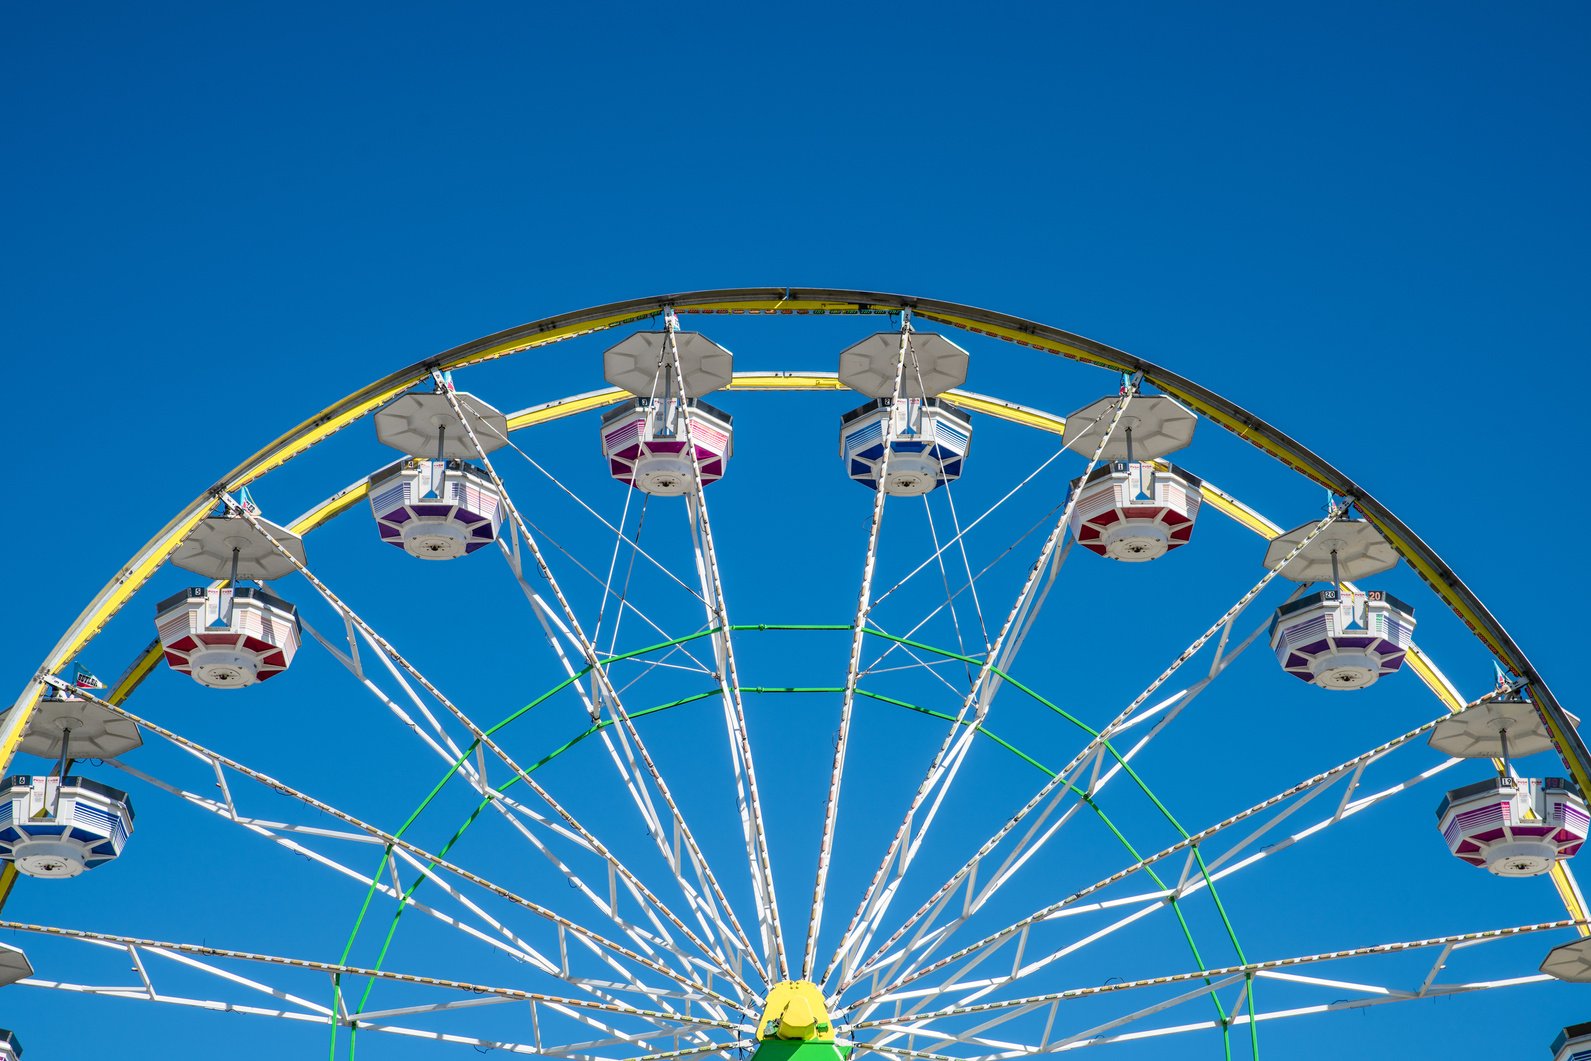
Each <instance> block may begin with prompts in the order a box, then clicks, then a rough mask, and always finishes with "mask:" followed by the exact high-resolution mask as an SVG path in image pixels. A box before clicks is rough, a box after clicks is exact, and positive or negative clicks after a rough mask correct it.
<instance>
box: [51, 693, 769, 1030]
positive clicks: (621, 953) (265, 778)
mask: <svg viewBox="0 0 1591 1061" xmlns="http://www.w3.org/2000/svg"><path fill="white" fill-rule="evenodd" d="M39 680H40V681H59V679H56V678H54V676H49V675H40V676H39ZM63 684H64V683H63ZM76 692H77V694H78V695H80V696H82V697H83V698H84V699H87V700H91V701H93V702H94V703H97V704H99V705H100V706H101V707H104V708H107V709H109V710H111V711H113V712H115V713H116V714H118V715H120V716H122V717H123V718H126V719H128V720H129V721H131V722H132V723H134V724H135V725H137V726H139V727H141V728H143V729H145V730H147V731H149V732H151V733H155V734H158V735H159V736H161V737H162V738H164V739H166V740H167V741H169V742H171V743H173V744H176V745H179V746H181V747H184V748H187V749H188V750H190V751H192V752H195V753H198V754H200V755H202V756H204V757H206V758H209V759H211V760H213V761H215V762H218V763H221V764H223V765H225V766H226V767H227V768H229V769H231V770H233V771H235V772H236V773H239V774H242V775H243V776H245V777H248V778H249V779H250V780H252V781H255V782H256V783H258V784H261V785H263V786H265V787H266V788H269V789H272V790H274V791H276V792H278V793H280V794H281V795H284V796H288V797H290V798H292V799H295V800H298V801H299V802H300V803H303V804H304V805H305V806H308V807H310V808H312V809H314V810H318V811H320V812H321V813H323V814H326V815H329V816H330V817H333V818H336V819H337V820H339V821H341V822H343V823H345V824H347V825H351V826H353V827H354V828H355V829H357V830H359V831H360V832H363V833H366V834H367V835H369V836H371V837H374V838H376V839H378V840H380V841H381V842H382V843H384V844H386V845H388V846H391V847H393V848H396V849H402V850H404V851H406V852H407V853H408V854H410V855H412V856H413V857H414V858H416V859H417V860H419V861H420V862H422V863H424V864H427V865H430V866H434V867H435V868H437V869H440V870H443V871H445V872H447V873H450V874H452V875H454V876H456V877H459V878H461V879H463V880H466V881H469V882H470V883H471V884H474V885H476V886H477V887H480V888H482V889H484V890H486V891H488V892H491V893H492V894H494V895H496V896H498V897H499V898H501V899H505V900H507V901H508V902H510V903H513V904H515V905H517V906H520V907H522V908H524V909H525V910H527V911H529V912H530V913H532V914H535V915H536V916H537V917H539V918H541V919H543V920H545V921H547V922H548V923H550V924H552V925H553V926H555V927H556V928H557V929H558V930H559V934H560V936H561V935H563V934H565V933H567V934H568V935H570V936H573V937H574V938H575V939H577V940H579V941H580V943H581V944H582V946H584V947H585V948H586V949H587V950H588V951H590V952H591V954H592V955H594V956H595V957H597V958H598V960H600V961H602V962H603V963H605V964H607V965H609V966H610V967H611V968H613V969H614V970H615V971H616V972H619V973H620V975H621V976H626V977H629V976H631V975H633V974H631V973H630V972H629V970H628V969H626V968H625V967H624V966H623V965H622V964H620V963H619V962H618V958H620V957H622V958H625V959H627V960H628V961H630V962H633V963H635V964H636V965H639V966H641V967H642V968H645V969H647V970H649V971H651V972H652V973H654V974H655V975H658V976H661V977H663V978H664V979H666V980H669V981H672V982H674V983H677V984H679V985H680V986H682V987H686V988H688V989H689V988H695V989H697V990H700V991H701V992H702V993H703V994H705V995H707V996H709V997H712V998H714V999H716V1000H717V1001H718V1002H719V1003H721V1004H723V1005H726V1006H729V1007H731V1008H734V1007H735V1006H736V1005H737V1002H736V1001H735V1000H734V999H730V998H727V997H725V996H723V995H721V994H719V993H718V992H716V991H714V990H712V989H710V988H703V987H701V986H700V985H696V984H692V983H691V982H690V981H689V980H688V979H684V978H682V976H681V974H680V973H678V972H676V971H674V970H673V969H671V968H669V967H668V966H665V965H662V964H660V963H658V962H655V961H653V960H651V959H649V958H646V957H644V956H643V955H640V954H637V953H636V952H634V951H632V950H630V949H629V948H627V947H624V946H623V945H621V944H619V943H616V942H614V941H613V940H610V939H607V938H605V937H603V936H602V935H600V934H599V933H596V932H594V931H592V930H590V929H588V928H585V927H584V926H582V925H580V924H578V923H576V922H574V921H571V920H569V919H568V918H566V917H563V916H562V915H559V914H557V913H555V912H553V911H552V910H550V909H548V908H546V907H544V906H542V905H540V904H539V903H535V902H533V901H531V900H529V899H526V898H525V897H523V896H521V895H518V894H516V893H515V892H513V891H510V890H509V889H507V888H504V887H503V886H502V885H499V884H496V883H494V882H493V881H490V880H487V879H486V878H484V877H482V876H480V875H479V874H477V873H473V872H471V871H470V870H467V869H465V868H463V867H462V866H459V865H457V864H455V863H453V862H450V861H449V860H447V859H445V858H443V857H441V856H440V855H436V854H432V853H431V852H429V851H426V850H425V849H424V848H421V847H419V846H418V845H415V844H412V843H410V842H409V841H407V840H404V839H402V838H401V837H398V836H396V835H394V834H392V833H388V832H386V831H384V830H382V829H379V828H377V827H376V826H374V825H371V824H369V823H367V822H365V821H363V820H361V819H359V818H357V817H355V816H354V815H351V814H349V813H347V812H346V811H342V810H339V809H338V808H336V807H334V806H332V805H331V804H329V803H325V802H324V801H322V800H318V799H316V798H315V797H313V796H310V795H308V794H306V793H304V792H301V791H299V790H298V789H295V788H293V787H292V786H290V785H288V784H286V783H284V782H282V781H279V780H277V779H275V778H273V777H270V776H269V775H266V774H264V773H261V772H260V771H257V770H254V769H253V768H251V767H248V766H245V765H244V764H242V763H240V762H238V761H237V760H235V759H231V758H228V757H227V756H224V755H221V754H220V753H219V752H216V751H212V750H211V749H209V748H206V747H204V746H203V745H200V744H198V743H197V742H195V741H190V740H188V739H187V738H185V737H182V736H180V735H178V734H176V733H174V732H172V731H171V730H169V729H166V728H165V727H163V726H160V725H157V724H155V723H153V722H151V721H149V720H148V719H145V718H142V717H140V716H138V715H135V714H133V713H132V712H130V711H128V710H127V709H126V708H124V707H119V706H117V705H115V704H112V703H110V702H108V701H106V700H103V699H101V698H99V697H97V696H94V694H93V693H92V692H89V691H88V690H82V689H80V690H76ZM537 964H538V965H539V966H540V967H541V968H542V969H543V970H544V971H547V972H549V973H551V974H553V975H557V972H556V970H558V969H559V965H558V964H557V963H554V962H552V961H550V960H549V959H546V958H542V959H541V960H540V961H538V962H537Z"/></svg>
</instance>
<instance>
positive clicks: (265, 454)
mask: <svg viewBox="0 0 1591 1061" xmlns="http://www.w3.org/2000/svg"><path fill="white" fill-rule="evenodd" d="M726 294H737V292H695V293H691V294H689V295H676V296H663V297H659V298H656V299H649V300H643V301H642V302H641V303H640V305H641V306H643V307H647V308H649V310H650V311H649V312H647V313H642V314H639V315H636V314H635V313H634V310H635V307H636V303H613V304H609V305H607V306H603V307H598V308H597V309H594V310H589V311H584V313H583V314H581V315H579V316H582V317H584V316H595V317H596V318H597V319H604V318H602V317H601V316H600V315H601V314H602V313H603V312H604V311H608V310H613V309H615V308H618V309H619V310H620V312H619V313H618V315H617V318H614V319H610V320H609V323H606V324H602V325H600V326H597V325H592V324H591V321H584V322H583V324H582V326H584V325H591V326H590V327H589V328H587V329H586V331H587V332H589V331H596V330H599V327H600V328H602V329H605V328H610V327H621V326H623V325H624V324H626V323H633V322H635V321H637V320H639V319H645V317H647V316H651V315H653V314H655V313H656V312H659V311H661V310H663V309H665V308H667V307H674V308H678V309H682V310H685V311H689V310H690V308H691V303H690V302H689V301H688V300H689V299H691V298H693V297H696V298H700V299H703V300H705V301H703V302H701V303H699V304H698V307H697V308H698V309H699V311H701V312H725V313H728V312H737V310H736V309H734V308H720V307H722V306H723V305H724V303H723V296H725V295H726ZM791 294H793V293H791V292H786V295H787V296H788V295H791ZM820 294H822V295H824V296H825V297H826V296H830V295H834V294H843V292H821V293H820ZM849 294H856V295H867V296H868V298H867V300H866V301H865V302H864V301H862V300H860V299H859V300H856V302H855V306H856V308H855V309H854V310H851V311H847V310H834V311H833V312H842V313H843V312H888V311H890V307H889V306H887V305H884V304H882V300H885V299H895V300H898V304H897V305H896V306H895V307H894V308H895V309H913V310H914V311H916V312H917V313H918V314H919V316H920V317H921V318H922V319H928V320H935V321H944V322H946V323H950V324H952V325H953V326H957V327H962V326H964V325H962V324H960V323H958V322H957V321H954V320H949V319H948V317H949V316H950V313H949V310H946V309H944V308H943V307H951V308H952V309H957V310H961V311H964V312H965V313H979V314H986V315H987V316H988V317H990V318H1001V319H1005V320H1010V321H1017V320H1018V319H1017V318H1007V317H1005V316H1004V315H1000V314H989V313H987V311H974V310H972V309H971V308H970V307H958V306H955V304H950V303H935V304H931V305H930V308H921V307H922V306H925V305H929V304H927V303H926V302H925V301H924V300H915V299H908V298H906V297H904V296H874V295H872V294H871V293H866V292H850V293H849ZM781 301H783V302H788V301H790V300H789V299H788V298H787V299H784V300H781ZM933 307H940V308H939V309H937V310H936V309H935V308H933ZM739 311H740V312H766V311H765V310H760V309H758V310H747V309H741V310H739ZM828 311H829V310H825V312H828ZM774 312H792V313H800V312H802V311H801V310H799V309H789V310H777V311H774ZM936 312H937V313H939V314H940V315H939V316H935V315H934V314H935V313H936ZM610 317H611V315H610ZM620 318H622V319H620ZM965 319H966V320H974V319H976V318H973V317H971V316H966V317H965ZM566 320H567V319H566V318H546V319H544V320H543V321H539V322H532V323H531V324H527V325H524V326H521V327H520V328H517V329H511V330H510V331H509V332H505V333H498V334H497V335H495V336H487V337H484V338H483V339H479V340H475V341H474V342H473V343H470V344H465V345H464V346H461V347H457V348H455V349H454V350H453V351H449V352H447V353H446V354H443V355H437V356H436V357H433V358H429V359H426V360H424V361H421V362H417V363H416V364H415V365H414V366H410V368H409V369H406V370H403V372H401V373H395V374H392V375H389V376H388V377H384V379H383V380H381V381H377V383H376V384H372V385H371V387H383V386H391V384H390V382H389V381H392V380H394V379H395V378H397V377H400V376H404V375H412V377H413V378H410V379H406V380H403V381H402V382H400V383H398V384H397V385H396V386H397V390H398V391H399V392H401V390H402V389H405V388H407V387H408V386H411V385H412V384H413V383H414V382H417V381H418V380H421V379H424V378H425V377H426V376H427V375H429V374H430V373H431V372H433V371H436V370H437V369H438V368H440V367H442V363H443V362H444V361H445V359H447V358H449V357H451V356H453V355H457V357H455V358H454V361H452V362H448V363H447V365H448V367H461V366H462V365H463V364H467V363H475V361H476V360H486V359H489V358H492V357H499V356H506V355H507V354H509V353H517V352H521V351H524V350H529V349H534V348H536V347H537V346H538V345H541V344H538V343H536V342H535V341H534V338H535V337H534V335H528V332H529V330H530V329H535V328H542V330H543V332H544V331H545V330H546V328H549V327H550V328H553V329H554V330H556V327H557V325H558V322H560V321H566ZM983 323H984V324H986V325H988V326H990V327H993V326H995V325H994V322H993V321H992V320H991V321H984V322H983ZM543 326H546V327H543ZM1033 327H1034V328H1036V329H1037V328H1042V326H1037V325H1035V326H1033ZM1051 331H1054V332H1055V333H1056V334H1064V335H1070V333H1060V332H1059V331H1058V330H1054V329H1051ZM585 333H586V332H571V333H570V335H571V336H572V335H573V334H585ZM984 334H991V333H989V332H987V331H985V332H984ZM1035 334H1036V333H1035ZM505 335H512V336H514V337H515V341H518V340H521V339H525V340H526V341H525V342H524V343H522V344H521V345H520V346H519V347H518V348H517V349H515V350H512V351H498V352H493V351H497V348H498V347H499V346H500V345H501V344H500V343H498V342H495V340H498V339H500V338H501V337H502V336H505ZM562 337H564V336H560V338H562ZM996 337H997V338H1009V337H1007V336H996ZM1041 338H1042V337H1041ZM1072 338H1076V339H1079V340H1080V337H1072ZM554 341H557V340H556V339H547V340H544V342H549V343H550V342H554ZM1012 341H1022V340H1015V339H1013V340H1012ZM1080 341H1082V342H1087V341H1086V340H1080ZM1027 345H1030V346H1036V348H1037V349H1039V350H1041V351H1042V352H1049V353H1052V354H1060V355H1062V356H1070V355H1069V354H1068V352H1067V351H1066V350H1064V349H1052V348H1050V347H1046V346H1043V345H1040V344H1036V343H1034V342H1028V344H1027ZM1094 345H1098V344H1094ZM1103 349H1109V348H1103ZM461 351H472V352H468V353H460V352H461ZM1118 353H1119V352H1118ZM1121 356H1122V357H1123V358H1126V357H1127V355H1121ZM1090 360H1092V359H1090ZM1093 363H1095V364H1099V363H1100V362H1098V361H1094V362H1093ZM1130 363H1131V364H1134V365H1137V366H1144V365H1145V364H1146V363H1143V362H1138V361H1136V360H1135V359H1133V360H1132V361H1131V362H1130ZM1109 367H1116V366H1115V365H1110V366H1109ZM1148 369H1150V370H1153V374H1151V371H1149V370H1146V369H1145V368H1143V367H1139V368H1137V369H1136V371H1143V372H1144V378H1145V379H1147V380H1149V381H1150V382H1154V383H1156V384H1157V385H1161V386H1162V388H1163V389H1165V387H1164V384H1163V383H1162V380H1164V379H1172V380H1177V379H1180V377H1174V376H1172V374H1170V373H1166V372H1164V371H1163V370H1159V369H1157V368H1155V367H1154V366H1148ZM808 375H811V376H813V377H814V378H817V377H818V376H820V375H821V374H816V373H813V374H808ZM1189 386H1192V385H1191V384H1189ZM369 390H370V388H366V389H365V391H361V392H356V393H355V394H354V395H350V396H349V397H348V398H345V399H344V400H343V401H342V402H340V403H336V404H334V405H333V406H328V407H327V409H326V410H323V411H322V413H321V414H318V415H317V416H316V417H314V418H311V420H309V421H306V422H305V425H300V428H295V429H294V431H293V432H289V433H288V434H287V435H284V436H282V438H280V439H278V440H276V441H275V442H273V443H272V444H271V445H270V446H268V447H266V448H265V449H262V450H261V451H260V452H259V453H257V454H255V455H254V456H253V457H251V458H250V459H249V460H248V461H245V462H244V463H243V464H240V465H239V467H238V468H237V469H234V473H233V474H232V476H231V477H229V479H228V480H223V482H222V484H218V485H217V486H216V487H215V488H212V490H211V491H208V492H206V494H204V495H202V496H201V497H200V498H198V499H196V500H195V502H194V503H193V506H191V507H193V508H195V509H196V510H197V511H198V512H199V513H200V514H202V513H203V512H205V511H208V509H209V508H211V507H212V506H213V503H214V500H215V499H216V496H217V493H218V492H226V484H227V483H231V482H233V481H235V480H238V479H242V478H243V477H244V476H245V475H247V474H249V473H250V472H251V471H252V472H254V477H255V478H257V477H258V476H259V475H263V474H265V473H266V472H268V471H269V470H271V469H272V468H273V467H275V466H278V465H279V464H281V463H286V461H287V460H291V459H294V458H296V457H297V456H298V455H299V454H301V453H302V452H303V451H304V450H306V449H307V448H309V446H311V445H313V444H314V443H315V442H316V441H319V440H320V439H321V438H324V437H327V436H328V435H329V434H331V433H333V432H335V431H337V430H340V429H341V427H343V426H347V424H349V423H352V422H353V421H354V420H357V419H359V418H360V417H361V416H363V415H365V412H367V411H369V408H368V407H367V408H365V409H364V410H363V411H353V410H351V409H349V408H347V407H348V406H349V405H350V403H354V402H355V400H356V399H358V398H359V397H360V395H363V394H365V393H366V392H367V391H369ZM605 393H606V392H592V394H591V395H575V396H572V397H571V398H566V399H560V401H565V402H567V401H576V400H579V399H582V398H593V399H595V398H596V397H597V396H598V395H602V394H605ZM1171 393H1176V392H1175V391H1172V392H1171ZM384 400H385V398H382V399H376V400H374V402H373V405H379V404H381V402H382V401H384ZM367 405H368V406H369V407H373V405H370V404H369V403H368V402H367ZM1233 408H1234V409H1237V407H1236V406H1233ZM1239 411H1240V412H1241V410H1239ZM1245 415H1246V414H1245ZM1218 422H1219V421H1218ZM1247 424H1248V427H1247V430H1249V431H1250V432H1254V431H1258V430H1259V429H1260V428H1266V429H1268V430H1271V431H1274V429H1270V428H1268V425H1265V424H1264V423H1263V421H1259V420H1258V419H1257V418H1254V419H1253V420H1251V421H1247ZM306 425H311V426H312V427H313V428H314V430H312V431H311V433H310V435H309V436H299V437H295V436H296V435H297V433H298V432H299V431H300V430H301V429H303V428H305V426H306ZM1223 426H1226V427H1228V429H1229V430H1230V429H1232V428H1231V425H1230V424H1226V423H1223ZM317 431H320V432H323V433H319V434H316V432H317ZM1237 433H1239V434H1240V436H1241V437H1244V438H1245V441H1251V439H1249V438H1248V437H1246V436H1243V433H1242V432H1237ZM305 438H309V439H310V440H309V441H305ZM1275 440H1278V441H1277V444H1278V445H1279V446H1280V445H1281V444H1283V443H1286V444H1288V445H1296V443H1292V442H1291V440H1290V439H1288V438H1287V436H1285V435H1282V434H1281V433H1280V432H1275ZM295 447H296V448H295ZM1261 448H1264V447H1261ZM1299 448H1300V449H1301V447H1299ZM284 451H286V455H285V456H283V457H282V459H281V460H279V461H277V460H276V457H277V456H278V455H280V454H282V453H283V452H284ZM1267 452H1271V451H1269V450H1267ZM1304 452H1306V453H1307V451H1304ZM1272 455H1273V456H1275V455H1276V454H1275V453H1274V452H1272ZM1311 456H1312V455H1311ZM1317 459H1318V458H1317ZM273 461H275V463H272V462H273ZM1321 463H1322V465H1324V462H1321ZM1324 466H1325V467H1326V468H1327V469H1328V470H1331V471H1334V469H1330V466H1329V465H1324ZM1295 470H1297V469H1296V468H1295ZM245 481H252V480H245ZM1344 482H1347V481H1346V480H1344ZM236 485H242V483H241V482H238V483H236ZM1348 486H1349V487H1350V489H1346V490H1342V491H1339V492H1341V493H1345V494H1350V495H1352V496H1353V498H1354V500H1355V502H1356V505H1357V506H1358V507H1360V508H1361V509H1363V510H1364V511H1365V514H1366V515H1369V514H1370V506H1371V505H1372V504H1373V503H1374V499H1373V498H1368V496H1367V495H1364V494H1362V493H1359V492H1357V491H1355V490H1353V489H1351V487H1352V484H1351V483H1348ZM344 493H346V491H344ZM334 496H336V495H334ZM1388 516H1390V513H1388ZM182 519H183V517H182V516H179V517H178V519H177V520H173V521H172V523H171V524H168V526H167V529H166V530H165V531H163V532H162V535H161V536H157V539H156V541H158V540H160V538H161V537H162V536H164V537H167V538H168V539H172V540H177V539H180V538H181V534H180V533H179V534H175V535H172V534H171V533H170V532H171V531H172V528H174V527H179V526H181V521H182ZM1399 526H1401V524H1399ZM1410 537H1411V538H1412V537H1413V536H1412V532H1411V533H1410ZM1414 541H1416V542H1417V543H1418V544H1419V545H1420V546H1421V547H1422V548H1424V543H1423V542H1420V541H1419V539H1417V538H1414ZM153 544H154V542H152V543H151V545H153ZM148 550H149V547H146V550H145V551H146V552H147V551H148ZM1399 552H1400V554H1402V555H1405V557H1406V558H1407V554H1403V553H1402V550H1401V549H1399ZM1432 556H1433V557H1434V553H1433V554H1432ZM145 559H147V557H145ZM163 559H164V557H160V558H157V559H155V560H154V565H156V566H158V565H159V564H160V563H161V562H163ZM137 561H138V558H135V563H134V564H130V565H128V567H127V568H124V569H123V573H122V576H119V578H118V579H117V580H113V582H112V584H111V585H110V586H108V587H107V589H106V591H108V590H110V589H112V588H114V587H116V586H117V585H120V584H123V583H125V582H127V581H128V579H127V578H126V577H125V576H126V575H127V572H128V571H132V570H135V569H136V566H137ZM1436 563H1437V564H1438V565H1439V567H1440V569H1441V570H1443V571H1446V570H1447V569H1446V567H1445V565H1441V564H1440V560H1439V559H1438V560H1437V561H1436ZM1422 577H1424V576H1423V574H1422ZM1447 585H1449V586H1452V587H1455V588H1456V589H1458V590H1462V591H1463V592H1465V593H1467V592H1468V590H1467V589H1466V588H1465V587H1463V584H1462V583H1461V582H1458V581H1457V579H1456V576H1455V577H1454V578H1453V579H1452V580H1451V581H1449V582H1448V583H1447ZM134 588H136V586H135V587H134ZM1433 589H1435V590H1436V591H1437V593H1438V596H1439V597H1441V598H1442V599H1444V602H1445V603H1448V604H1449V607H1450V608H1451V607H1453V605H1452V603H1451V602H1449V601H1447V600H1446V598H1445V596H1443V594H1442V592H1441V589H1440V587H1437V586H1433ZM106 591H102V594H103V593H104V592H106ZM98 599H99V598H96V600H98ZM1475 604H1476V605H1477V607H1480V610H1481V613H1482V614H1484V615H1485V617H1486V618H1487V619H1490V613H1489V612H1486V611H1485V609H1484V607H1482V606H1480V605H1479V601H1478V600H1477V601H1476V602H1475ZM1455 612H1456V609H1455ZM1460 617H1461V618H1463V616H1462V614H1460ZM106 618H107V619H108V616H107V617H106ZM1493 621H1494V620H1493ZM1498 629H1499V630H1501V627H1500V626H1499V627H1498ZM92 632H94V631H90V633H92ZM1503 636H1504V637H1506V636H1507V635H1506V631H1503ZM71 654H72V653H66V654H65V656H66V658H69V657H70V655H71ZM65 661H66V660H65V658H63V659H62V660H61V661H60V662H61V663H64V662H65ZM52 669H53V668H52ZM1521 673H1523V672H1521ZM1527 676H1528V675H1527ZM1541 688H1542V689H1543V690H1544V688H1545V687H1544V686H1542V687H1541ZM1539 695H1540V694H1539V693H1538V696H1539ZM20 704H21V701H19V705H20ZM19 714H20V713H19ZM23 722H24V724H25V719H24V720H23ZM6 750H7V752H8V755H7V757H9V751H10V750H9V749H6ZM1571 765H1572V764H1571Z"/></svg>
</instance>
